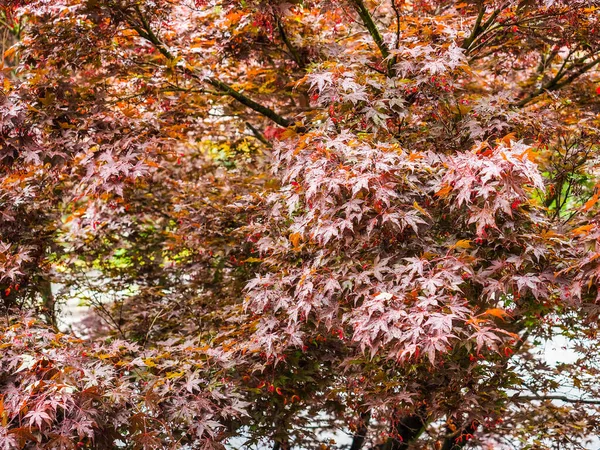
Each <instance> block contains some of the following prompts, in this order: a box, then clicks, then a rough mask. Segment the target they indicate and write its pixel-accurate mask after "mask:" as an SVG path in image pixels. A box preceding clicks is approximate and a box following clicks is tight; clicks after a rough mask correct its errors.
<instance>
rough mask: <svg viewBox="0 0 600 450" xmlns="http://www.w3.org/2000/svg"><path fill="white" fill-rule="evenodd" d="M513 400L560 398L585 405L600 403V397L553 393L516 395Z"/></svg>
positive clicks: (563, 400)
mask: <svg viewBox="0 0 600 450" xmlns="http://www.w3.org/2000/svg"><path fill="white" fill-rule="evenodd" d="M511 400H512V401H513V402H530V401H536V400H538V401H546V400H560V401H561V402H565V403H581V404H585V405H600V399H592V398H590V399H586V398H571V397H567V396H566V395H560V394H551V395H519V394H517V395H515V396H513V397H511Z"/></svg>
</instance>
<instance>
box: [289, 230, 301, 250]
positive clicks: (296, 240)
mask: <svg viewBox="0 0 600 450" xmlns="http://www.w3.org/2000/svg"><path fill="white" fill-rule="evenodd" d="M301 241H302V235H301V234H300V233H292V234H290V242H291V243H292V246H293V248H294V251H296V252H297V251H299V250H300V242H301Z"/></svg>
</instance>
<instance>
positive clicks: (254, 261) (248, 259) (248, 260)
mask: <svg viewBox="0 0 600 450" xmlns="http://www.w3.org/2000/svg"><path fill="white" fill-rule="evenodd" d="M261 261H262V259H260V258H253V257H252V258H246V259H245V260H244V262H248V263H257V262H261Z"/></svg>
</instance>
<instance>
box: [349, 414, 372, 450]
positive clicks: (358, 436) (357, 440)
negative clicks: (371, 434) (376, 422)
mask: <svg viewBox="0 0 600 450" xmlns="http://www.w3.org/2000/svg"><path fill="white" fill-rule="evenodd" d="M360 420H361V423H360V426H359V427H358V429H357V430H356V433H355V434H354V437H353V438H352V445H350V450H360V449H361V448H362V446H363V444H364V443H365V439H366V437H367V431H368V428H369V421H370V420H371V413H370V412H369V411H367V412H364V413H361V415H360Z"/></svg>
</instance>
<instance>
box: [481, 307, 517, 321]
mask: <svg viewBox="0 0 600 450" xmlns="http://www.w3.org/2000/svg"><path fill="white" fill-rule="evenodd" d="M482 316H494V317H497V318H498V319H502V320H506V319H507V318H510V317H511V315H510V314H508V313H507V312H506V311H504V310H503V309H500V308H490V309H488V310H486V311H485V312H484V313H483V314H482Z"/></svg>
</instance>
